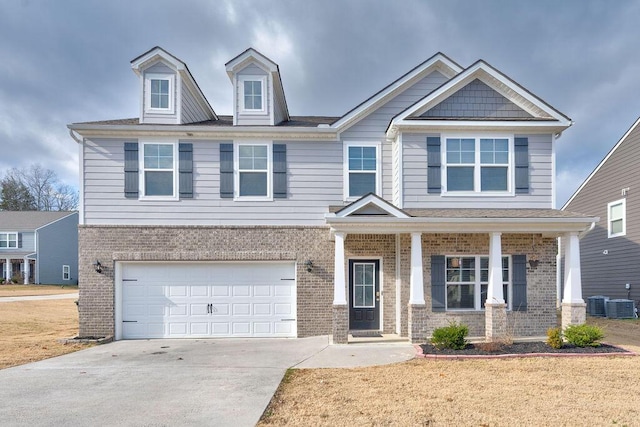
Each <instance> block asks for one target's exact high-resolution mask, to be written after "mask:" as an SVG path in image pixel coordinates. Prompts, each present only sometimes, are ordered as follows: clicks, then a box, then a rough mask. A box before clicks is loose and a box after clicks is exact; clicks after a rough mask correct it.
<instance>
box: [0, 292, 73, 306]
mask: <svg viewBox="0 0 640 427" xmlns="http://www.w3.org/2000/svg"><path fill="white" fill-rule="evenodd" d="M72 298H76V299H77V298H78V293H77V292H76V293H73V294H58V295H32V296H26V297H0V303H2V302H15V301H39V300H48V299H72Z"/></svg>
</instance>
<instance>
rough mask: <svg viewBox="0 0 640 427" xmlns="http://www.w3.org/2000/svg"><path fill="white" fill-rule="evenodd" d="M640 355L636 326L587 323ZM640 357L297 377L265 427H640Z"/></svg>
mask: <svg viewBox="0 0 640 427" xmlns="http://www.w3.org/2000/svg"><path fill="white" fill-rule="evenodd" d="M589 323H595V324H599V325H600V326H602V327H604V328H605V341H607V342H609V343H612V344H618V345H622V346H624V347H625V348H627V349H629V350H632V351H636V352H640V322H639V321H638V320H610V319H593V318H591V319H589ZM639 372H640V357H632V356H625V357H620V356H607V357H593V358H590V357H577V358H572V357H564V358H546V357H545V358H523V359H491V360H430V359H415V360H411V361H409V362H405V363H400V364H395V365H388V366H377V367H371V368H358V369H310V370H290V371H289V372H288V374H287V376H286V377H285V380H284V381H283V383H282V384H281V386H280V389H279V391H278V393H277V394H276V396H275V397H274V399H273V400H272V405H271V406H270V407H269V408H268V409H267V411H266V412H265V415H264V416H263V418H262V420H261V421H260V423H259V425H327V426H329V425H331V426H333V425H359V424H362V425H418V426H432V425H433V426H439V425H446V426H448V425H465V426H467V425H470V426H498V425H536V426H545V425H554V426H563V425H566V426H591V425H621V426H623V425H628V426H631V425H640V388H639V387H640V373H639Z"/></svg>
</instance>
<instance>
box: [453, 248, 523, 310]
mask: <svg viewBox="0 0 640 427" xmlns="http://www.w3.org/2000/svg"><path fill="white" fill-rule="evenodd" d="M449 258H476V270H475V278H476V280H475V281H474V282H464V283H460V284H464V285H466V284H473V286H474V306H475V307H474V308H447V307H448V301H447V298H448V296H449V289H448V286H449V282H448V281H447V277H446V274H447V273H446V271H447V259H449ZM480 258H489V255H488V254H487V255H477V254H476V255H472V254H460V255H446V256H445V279H444V299H445V301H444V307H445V310H446V311H449V312H456V313H459V312H478V311H485V309H484V308H482V282H481V280H480V270H481V268H480ZM502 258H508V260H509V280H508V286H507V292H508V295H505V297H506V298H505V299H506V300H507V310H511V303H512V301H513V260H512V258H511V255H505V254H503V255H502ZM503 284H504V282H503Z"/></svg>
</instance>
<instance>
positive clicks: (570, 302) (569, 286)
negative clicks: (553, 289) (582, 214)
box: [562, 233, 587, 329]
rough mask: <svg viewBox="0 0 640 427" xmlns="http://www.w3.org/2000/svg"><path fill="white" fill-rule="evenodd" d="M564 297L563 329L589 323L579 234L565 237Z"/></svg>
mask: <svg viewBox="0 0 640 427" xmlns="http://www.w3.org/2000/svg"><path fill="white" fill-rule="evenodd" d="M564 237H565V238H564V240H565V244H564V296H563V298H562V329H565V328H566V327H567V326H569V325H580V324H583V323H585V322H586V321H587V304H585V302H584V300H583V299H582V275H581V273H580V240H579V239H578V233H567V234H565V236H564Z"/></svg>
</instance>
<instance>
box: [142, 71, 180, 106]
mask: <svg viewBox="0 0 640 427" xmlns="http://www.w3.org/2000/svg"><path fill="white" fill-rule="evenodd" d="M174 79H175V77H174V76H172V75H167V74H147V76H146V79H145V95H146V96H145V105H146V112H147V113H160V114H173V112H174V102H173V86H174Z"/></svg>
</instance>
